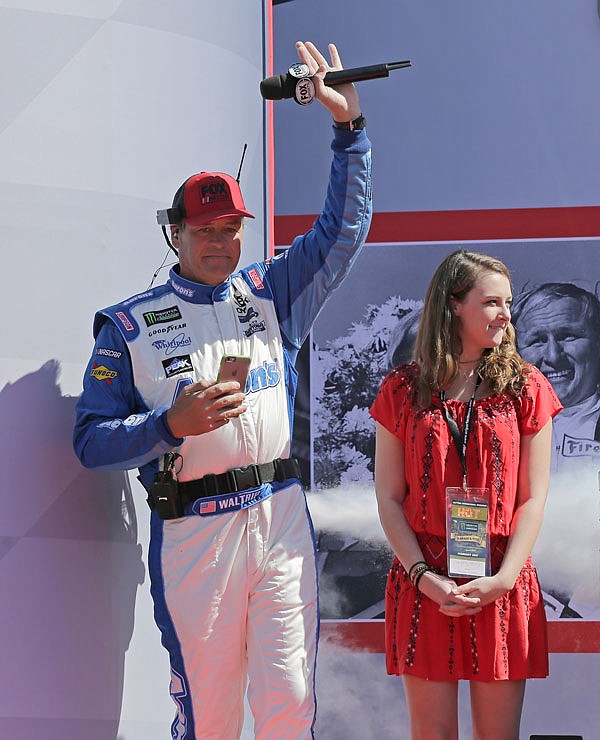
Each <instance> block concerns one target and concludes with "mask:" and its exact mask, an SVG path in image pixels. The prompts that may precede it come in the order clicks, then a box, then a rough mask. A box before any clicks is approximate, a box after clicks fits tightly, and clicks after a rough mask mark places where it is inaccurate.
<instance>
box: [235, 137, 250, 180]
mask: <svg viewBox="0 0 600 740" xmlns="http://www.w3.org/2000/svg"><path fill="white" fill-rule="evenodd" d="M247 148H248V144H244V148H243V149H242V158H241V160H240V167H239V169H238V173H237V177H236V178H235V181H236V182H237V184H238V185H239V184H240V175H241V174H242V165H243V164H244V157H245V156H246V149H247Z"/></svg>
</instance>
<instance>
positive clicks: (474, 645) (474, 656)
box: [469, 615, 479, 676]
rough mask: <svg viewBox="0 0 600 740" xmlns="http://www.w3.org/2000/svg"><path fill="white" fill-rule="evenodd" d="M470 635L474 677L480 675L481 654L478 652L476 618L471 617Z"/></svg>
mask: <svg viewBox="0 0 600 740" xmlns="http://www.w3.org/2000/svg"><path fill="white" fill-rule="evenodd" d="M469 633H470V637H471V661H472V669H473V675H475V676H476V675H477V674H478V673H479V653H478V652H477V630H476V629H475V616H474V615H471V617H469Z"/></svg>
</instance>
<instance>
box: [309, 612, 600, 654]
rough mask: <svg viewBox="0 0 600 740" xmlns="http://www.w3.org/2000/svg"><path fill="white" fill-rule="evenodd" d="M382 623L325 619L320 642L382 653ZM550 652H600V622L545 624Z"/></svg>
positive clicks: (322, 624)
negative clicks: (324, 641)
mask: <svg viewBox="0 0 600 740" xmlns="http://www.w3.org/2000/svg"><path fill="white" fill-rule="evenodd" d="M383 626H384V623H383V621H382V620H377V619H375V620H370V621H367V622H360V621H354V620H351V619H349V620H340V621H337V620H328V619H325V620H323V621H322V622H321V632H320V635H321V639H324V640H327V643H328V644H332V645H339V647H341V648H345V649H350V650H355V651H360V650H363V651H365V652H368V653H383V652H384V651H385V638H384V629H383ZM548 646H549V649H550V652H551V653H600V622H583V621H580V620H578V619H577V620H562V621H559V622H549V623H548Z"/></svg>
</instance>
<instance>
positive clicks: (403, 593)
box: [371, 250, 562, 740]
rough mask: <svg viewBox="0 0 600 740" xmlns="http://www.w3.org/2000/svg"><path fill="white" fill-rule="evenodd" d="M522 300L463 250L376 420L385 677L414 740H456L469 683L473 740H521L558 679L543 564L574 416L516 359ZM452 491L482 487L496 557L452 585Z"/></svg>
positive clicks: (499, 271)
mask: <svg viewBox="0 0 600 740" xmlns="http://www.w3.org/2000/svg"><path fill="white" fill-rule="evenodd" d="M511 301H512V288H511V280H510V274H509V272H508V269H507V268H506V266H505V265H504V264H503V263H502V262H500V261H499V260H496V259H493V258H491V257H489V256H487V255H484V254H480V253H475V252H467V251H465V250H459V251H457V252H454V253H453V254H451V255H449V256H448V257H446V258H445V259H444V261H443V262H442V263H441V265H440V266H439V267H438V269H437V271H436V273H435V275H434V276H433V279H432V281H431V284H430V285H429V288H428V291H427V295H426V298H425V304H424V308H423V313H422V316H421V321H420V325H419V332H418V335H417V339H416V344H415V352H414V357H415V361H414V362H412V363H410V364H408V365H400V366H398V367H396V368H395V369H394V370H392V372H391V373H389V375H388V376H387V377H386V378H385V379H384V381H383V382H382V384H381V388H380V390H379V393H378V396H377V398H376V400H375V402H374V403H373V406H372V408H371V415H372V416H373V418H374V419H375V420H376V422H377V437H376V456H375V457H376V462H375V485H376V491H377V501H378V506H379V515H380V518H381V522H382V525H383V528H384V531H385V533H386V536H387V538H388V540H389V542H390V545H391V546H392V548H393V550H394V553H395V555H396V557H395V559H394V562H393V564H392V567H391V570H390V573H389V576H388V582H387V590H386V661H387V670H388V673H391V674H397V675H402V676H403V683H404V689H405V693H406V697H407V703H408V710H409V716H410V723H411V738H412V740H436V739H438V738H439V739H440V740H456V738H458V708H457V689H458V681H459V680H460V679H467V680H469V681H470V689H471V716H472V724H473V737H474V738H475V740H484V739H488V738H490V739H491V738H493V740H518V737H519V724H520V718H521V709H522V705H523V698H524V692H525V680H526V679H527V678H532V677H535V678H542V677H545V676H546V675H547V674H548V650H547V641H546V618H545V613H544V604H543V600H542V596H541V589H540V585H539V582H538V578H537V574H536V571H535V567H534V565H533V563H532V560H531V555H530V553H531V550H532V547H533V545H534V543H535V540H536V538H537V535H538V532H539V530H540V527H541V524H542V518H543V512H544V504H545V500H546V495H547V491H548V483H549V475H550V448H551V432H552V418H553V416H555V414H557V413H558V412H559V411H560V410H561V408H562V407H561V404H560V401H559V400H558V398H557V397H556V395H555V393H554V391H553V390H552V387H551V385H550V383H549V382H548V381H547V380H546V378H545V377H544V376H543V375H542V374H541V373H540V372H539V371H538V370H537V368H535V367H534V366H532V365H529V364H527V363H526V362H525V361H524V360H523V359H522V358H521V357H520V355H519V354H518V353H517V351H516V348H515V333H514V329H513V327H512V325H511V323H510V306H511ZM452 427H454V432H453V430H452ZM448 488H452V489H453V491H455V492H456V491H459V492H462V491H463V490H465V491H467V492H470V493H473V492H475V493H477V491H475V490H474V489H479V491H481V489H484V491H485V493H484V497H485V506H484V508H485V511H486V516H487V538H488V540H487V548H485V547H484V549H483V550H481V551H477V552H475V561H476V562H475V565H472V564H471V562H469V563H467V565H466V566H460V565H459V566H458V570H457V566H456V562H457V561H456V560H454V561H453V562H452V566H453V567H452V571H451V572H452V573H458V574H462V575H464V572H465V571H463V570H460V568H461V567H466V568H467V569H469V568H474V569H475V570H474V571H472V570H468V573H469V574H471V573H473V575H471V576H470V577H457V576H456V575H453V576H449V575H448V557H447V541H448V540H447V537H450V532H451V531H452V529H453V525H452V524H448V522H447V503H446V501H447V491H446V489H448ZM468 495H469V494H468V493H467V494H465V497H468ZM449 501H451V499H449ZM454 526H455V527H456V526H459V527H460V526H464V524H463V525H461V524H458V525H457V524H456V523H455V524H454ZM484 527H485V525H484ZM447 529H448V530H450V532H449V533H448V534H447ZM480 544H482V543H480ZM482 553H483V556H482ZM471 554H473V553H471ZM486 556H487V561H488V566H487V568H486V567H485V563H484V561H485V560H486ZM478 558H479V559H478ZM467 559H468V558H467ZM459 563H460V561H459ZM482 563H483V564H482ZM482 568H483V570H482Z"/></svg>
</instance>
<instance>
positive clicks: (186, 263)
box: [171, 216, 243, 285]
mask: <svg viewBox="0 0 600 740" xmlns="http://www.w3.org/2000/svg"><path fill="white" fill-rule="evenodd" d="M242 233H243V220H242V218H240V217H239V216H225V217H224V218H217V219H215V220H214V221H210V222H209V223H207V224H204V225H203V226H190V225H189V224H185V225H184V227H183V228H178V227H177V226H172V227H171V239H172V241H173V246H174V247H175V248H176V249H177V251H178V252H179V265H180V274H181V276H182V277H184V278H186V279H187V280H193V281H194V282H196V283H203V284H204V285H219V283H222V282H223V281H224V280H226V279H227V278H228V277H229V275H231V273H232V272H234V271H235V268H236V267H237V264H238V262H239V260H240V252H241V248H242Z"/></svg>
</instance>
